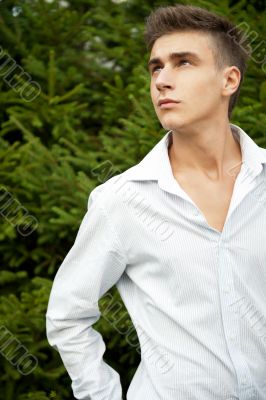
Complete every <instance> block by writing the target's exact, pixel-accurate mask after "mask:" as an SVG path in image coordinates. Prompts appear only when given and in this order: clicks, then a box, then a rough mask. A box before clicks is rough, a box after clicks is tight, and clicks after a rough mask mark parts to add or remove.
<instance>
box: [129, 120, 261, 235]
mask: <svg viewBox="0 0 266 400" xmlns="http://www.w3.org/2000/svg"><path fill="white" fill-rule="evenodd" d="M230 127H231V131H232V134H233V136H234V138H235V139H236V140H237V141H238V142H239V143H240V148H241V154H242V165H241V169H240V172H239V174H238V175H237V178H236V180H235V184H234V190H233V193H232V197H231V201H230V206H229V209H228V212H227V216H226V219H225V222H224V226H223V230H222V232H220V231H219V230H217V229H215V228H213V227H211V226H209V228H210V229H213V230H215V231H216V232H218V233H219V234H222V233H223V231H224V229H225V227H226V223H227V221H228V220H229V218H230V216H231V214H232V213H233V211H234V210H235V209H236V207H237V206H238V205H239V203H240V202H241V201H242V200H243V198H244V197H245V196H246V195H247V194H248V193H249V192H250V190H252V188H253V187H254V185H255V178H256V176H257V175H259V174H260V173H261V171H262V170H263V164H265V163H266V151H264V150H265V149H262V148H260V147H259V146H258V145H257V144H256V143H255V142H254V141H253V140H252V139H251V138H250V137H249V136H248V135H247V133H246V132H245V131H244V130H243V129H241V128H240V127H239V126H237V125H234V124H232V123H230ZM171 135H172V131H171V130H170V131H168V132H167V133H166V134H165V135H164V136H163V138H162V139H161V140H160V141H159V142H158V143H157V144H156V145H155V146H154V147H153V148H152V150H151V151H150V152H149V153H148V154H147V155H146V156H145V157H144V158H143V159H142V160H141V161H140V162H139V163H138V164H137V165H135V166H133V167H131V168H129V169H128V170H126V171H125V172H124V173H123V177H124V178H125V179H126V180H128V181H145V180H155V181H158V185H159V187H160V188H161V189H162V190H164V191H166V192H168V193H172V194H175V195H177V196H179V197H181V198H182V199H184V200H187V201H189V202H190V203H191V204H192V205H193V206H194V207H195V208H196V209H197V210H198V211H197V214H201V215H202V216H203V214H202V211H201V210H200V209H199V208H198V206H197V205H196V204H195V202H194V201H193V200H192V199H191V197H190V196H189V195H188V194H187V193H186V192H185V191H184V190H183V188H182V187H181V186H180V184H179V183H178V181H177V180H176V179H175V177H174V175H173V171H172V167H171V164H170V160H169V154H168V147H169V144H170V141H171V140H172V138H171ZM233 173H234V172H233V171H232V174H233ZM203 217H204V216H203ZM204 219H205V220H206V218H205V217H204ZM206 223H207V221H206Z"/></svg>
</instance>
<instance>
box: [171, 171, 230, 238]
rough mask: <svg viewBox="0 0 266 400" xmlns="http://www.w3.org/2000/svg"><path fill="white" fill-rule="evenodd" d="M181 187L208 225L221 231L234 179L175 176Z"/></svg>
mask: <svg viewBox="0 0 266 400" xmlns="http://www.w3.org/2000/svg"><path fill="white" fill-rule="evenodd" d="M175 178H176V180H177V182H178V183H179V185H180V186H181V188H182V189H183V190H184V191H185V192H186V193H187V194H188V195H189V197H190V198H191V200H193V202H194V203H195V204H196V206H197V207H198V208H199V209H200V210H201V212H202V214H203V215H204V217H205V219H206V221H207V222H208V224H209V226H211V227H213V228H215V229H217V230H219V231H220V232H222V230H223V226H224V223H225V220H226V216H227V213H228V210H229V206H230V202H231V198H232V195H233V191H234V184H235V179H234V178H233V179H232V178H231V177H230V178H228V179H227V180H225V181H223V182H212V181H208V180H202V179H197V178H195V177H194V178H190V179H187V178H184V177H182V176H175Z"/></svg>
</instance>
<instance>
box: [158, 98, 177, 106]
mask: <svg viewBox="0 0 266 400" xmlns="http://www.w3.org/2000/svg"><path fill="white" fill-rule="evenodd" d="M168 103H180V101H178V100H173V99H162V100H160V101H159V102H158V106H161V105H162V104H168Z"/></svg>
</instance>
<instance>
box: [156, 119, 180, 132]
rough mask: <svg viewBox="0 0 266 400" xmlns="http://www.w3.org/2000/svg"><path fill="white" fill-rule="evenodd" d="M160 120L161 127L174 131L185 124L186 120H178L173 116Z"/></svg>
mask: <svg viewBox="0 0 266 400" xmlns="http://www.w3.org/2000/svg"><path fill="white" fill-rule="evenodd" d="M160 122H161V125H162V127H163V128H164V129H165V130H167V131H170V130H171V131H175V130H177V129H178V128H181V127H183V126H184V125H185V124H186V122H185V121H184V120H181V121H180V120H178V119H177V118H175V119H173V118H171V119H168V120H167V119H164V118H162V119H161V121H160Z"/></svg>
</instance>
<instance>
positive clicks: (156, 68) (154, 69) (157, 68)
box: [151, 65, 161, 73]
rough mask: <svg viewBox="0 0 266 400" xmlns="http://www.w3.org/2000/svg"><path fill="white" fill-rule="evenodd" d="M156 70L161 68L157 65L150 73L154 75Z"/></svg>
mask: <svg viewBox="0 0 266 400" xmlns="http://www.w3.org/2000/svg"><path fill="white" fill-rule="evenodd" d="M158 68H161V67H159V65H156V66H155V67H153V68H152V70H151V72H152V73H154V72H155V71H156V70H157V69H158Z"/></svg>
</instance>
